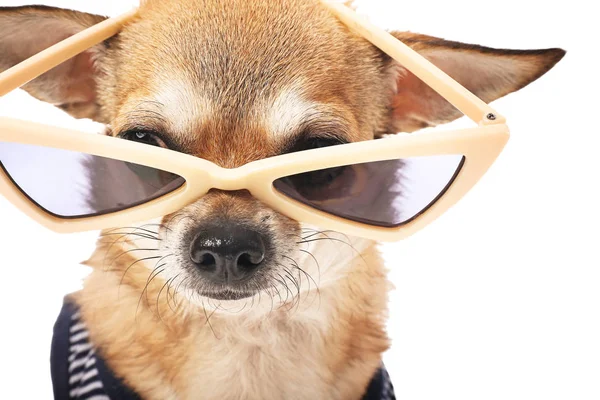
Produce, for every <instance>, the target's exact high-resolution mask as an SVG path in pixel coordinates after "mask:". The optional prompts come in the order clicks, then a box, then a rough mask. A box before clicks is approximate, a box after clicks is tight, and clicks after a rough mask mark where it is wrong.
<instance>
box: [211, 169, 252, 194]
mask: <svg viewBox="0 0 600 400" xmlns="http://www.w3.org/2000/svg"><path fill="white" fill-rule="evenodd" d="M211 178H212V179H211V181H212V185H211V187H212V189H219V190H225V191H235V190H242V189H246V179H245V176H244V174H242V173H241V172H240V169H239V168H235V169H227V168H218V169H216V170H215V171H213V173H212V174H211Z"/></svg>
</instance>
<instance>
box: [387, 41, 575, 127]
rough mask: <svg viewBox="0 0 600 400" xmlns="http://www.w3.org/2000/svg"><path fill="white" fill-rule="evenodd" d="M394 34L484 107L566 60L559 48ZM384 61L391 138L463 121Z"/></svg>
mask: <svg viewBox="0 0 600 400" xmlns="http://www.w3.org/2000/svg"><path fill="white" fill-rule="evenodd" d="M393 35H394V36H395V37H396V38H397V39H400V40H401V41H402V42H403V43H405V44H406V45H408V46H410V47H411V48H412V49H413V50H415V51H417V52H418V53H420V54H421V55H423V56H424V57H425V58H427V59H428V60H429V61H431V62H432V63H433V64H435V65H436V66H438V67H439V68H440V69H442V70H443V71H444V72H446V73H447V74H448V75H450V76H451V77H452V78H454V79H455V80H457V81H458V82H459V83H460V84H461V85H463V86H464V87H466V88H467V89H469V90H470V91H471V92H473V93H474V94H475V95H477V96H478V97H479V98H481V99H482V100H483V101H485V102H488V103H489V102H490V101H493V100H496V99H498V98H500V97H502V96H505V95H507V94H509V93H512V92H514V91H517V90H519V89H521V88H523V87H525V86H527V85H528V84H529V83H531V82H533V81H535V80H536V79H538V78H539V77H541V76H542V75H544V74H545V73H546V72H548V71H549V70H550V69H551V68H552V67H553V66H554V65H555V64H556V63H557V62H558V61H560V60H561V59H562V58H563V56H564V55H565V51H564V50H561V49H545V50H501V49H492V48H489V47H482V46H476V45H469V44H464V43H459V42H451V41H447V40H443V39H439V38H435V37H432V36H426V35H420V34H415V33H410V32H394V33H393ZM388 62H390V64H391V68H392V75H393V79H394V85H395V90H394V98H393V100H392V104H391V108H392V110H391V111H392V115H391V119H390V121H391V122H390V126H389V127H388V132H389V133H397V132H413V131H416V130H418V129H422V128H426V127H429V126H436V125H438V124H442V123H446V122H450V121H452V120H455V119H456V118H458V117H460V116H462V113H461V112H460V111H458V110H457V109H456V108H455V107H453V106H452V105H451V104H450V103H448V102H447V101H446V100H444V99H443V98H442V97H441V96H440V95H439V94H437V93H436V92H435V91H434V90H433V89H431V88H430V87H429V86H427V85H426V84H425V83H423V81H421V80H420V79H419V78H417V77H416V76H415V75H413V74H412V73H411V72H409V71H408V70H407V69H405V68H403V67H402V66H401V65H399V64H398V63H397V62H395V61H393V60H390V61H388Z"/></svg>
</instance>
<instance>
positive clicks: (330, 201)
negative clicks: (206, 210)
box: [274, 155, 464, 227]
mask: <svg viewBox="0 0 600 400" xmlns="http://www.w3.org/2000/svg"><path fill="white" fill-rule="evenodd" d="M463 162H464V156H462V155H438V156H424V157H412V158H405V159H401V160H390V161H377V162H370V163H364V164H353V165H347V166H342V167H336V168H328V169H323V170H318V171H312V172H306V173H303V174H299V175H292V176H288V177H285V178H281V179H278V180H277V181H275V182H274V186H275V189H277V190H278V191H279V192H281V193H283V194H285V195H286V196H289V197H291V198H292V199H294V200H297V201H300V202H302V203H304V204H307V205H310V206H312V207H314V208H316V209H318V210H321V211H325V212H328V213H330V214H333V215H336V216H338V217H342V218H347V219H351V220H353V221H357V222H362V223H365V224H369V225H376V226H383V227H396V226H400V225H402V224H405V223H407V222H409V221H410V220H412V219H414V218H415V217H416V216H418V215H419V214H421V213H423V212H424V211H425V210H427V209H428V208H429V207H430V206H431V205H432V204H433V203H434V202H435V201H436V200H437V199H438V198H439V197H440V196H441V195H442V194H444V192H445V191H446V189H447V188H448V187H449V186H450V184H451V183H452V181H453V180H454V178H455V177H456V175H457V174H458V172H459V171H460V168H461V167H462V165H463Z"/></svg>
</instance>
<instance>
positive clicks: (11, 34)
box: [0, 0, 565, 400]
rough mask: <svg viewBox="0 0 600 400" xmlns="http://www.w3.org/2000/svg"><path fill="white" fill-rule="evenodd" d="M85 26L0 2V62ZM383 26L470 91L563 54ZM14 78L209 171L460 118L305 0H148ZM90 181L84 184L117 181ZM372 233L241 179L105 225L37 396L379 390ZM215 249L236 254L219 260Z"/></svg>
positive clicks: (503, 82) (485, 91)
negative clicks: (297, 212)
mask: <svg viewBox="0 0 600 400" xmlns="http://www.w3.org/2000/svg"><path fill="white" fill-rule="evenodd" d="M103 19H104V17H100V16H96V15H90V14H86V13H82V12H75V11H69V10H62V9H56V8H50V7H42V6H27V7H16V8H7V7H4V8H0V70H6V69H7V68H10V67H11V66H13V65H15V64H17V63H18V62H21V61H23V60H24V59H26V58H28V57H30V56H32V55H33V54H35V53H37V52H39V51H40V50H42V49H44V48H47V47H48V46H50V45H52V44H54V43H57V42H59V41H61V40H63V39H65V38H67V37H69V36H71V35H73V34H75V33H77V32H80V31H82V30H84V29H86V28H88V27H90V26H93V25H94V24H96V23H99V22H101V21H102V20H103ZM393 35H394V36H395V37H396V38H398V39H400V40H401V41H403V42H404V43H405V44H407V45H409V46H410V47H412V48H413V49H414V50H416V51H417V52H419V53H420V54H422V55H423V56H425V57H426V58H428V59H429V60H430V61H432V62H433V63H434V64H436V65H437V66H439V67H440V68H441V69H442V70H444V71H445V72H447V73H448V74H449V75H450V76H452V77H453V78H454V79H456V80H457V81H458V82H460V83H461V84H462V85H463V86H465V87H466V88H467V89H469V90H470V91H472V92H473V93H475V94H476V95H477V96H479V97H480V98H481V99H483V100H484V101H486V102H490V101H493V100H495V99H497V98H500V97H502V96H505V95H507V94H509V93H512V92H514V91H517V90H519V89H521V88H523V87H525V86H526V85H528V84H529V83H531V82H533V81H534V80H536V79H538V78H539V77H541V76H542V75H543V74H545V73H546V72H547V71H548V70H550V69H551V68H552V67H553V66H554V65H555V64H556V63H557V62H558V61H559V60H560V59H561V58H562V57H563V56H564V54H565V52H564V51H563V50H561V49H545V50H504V49H492V48H488V47H482V46H478V45H469V44H464V43H458V42H452V41H448V40H444V39H440V38H436V37H431V36H426V35H421V34H416V33H411V32H394V33H393ZM23 89H25V90H26V91H27V92H29V93H30V94H31V95H32V96H33V97H35V98H37V99H39V100H42V101H46V102H49V103H51V104H54V105H55V106H57V107H59V108H60V109H62V110H64V111H65V112H67V113H69V114H71V115H72V116H74V117H76V118H89V119H92V120H95V121H98V122H100V123H103V124H105V125H106V132H105V134H106V135H112V136H115V137H119V138H122V139H124V140H134V141H138V142H142V143H146V144H148V145H153V146H161V147H166V148H170V149H172V150H176V151H180V152H184V153H188V154H191V155H194V156H197V157H201V158H203V159H206V160H209V161H212V162H214V163H216V164H218V165H219V166H221V167H224V168H236V167H239V166H242V165H244V164H247V163H249V162H252V161H255V160H259V159H263V158H266V157H271V156H275V155H278V154H282V153H289V152H293V151H301V150H307V149H312V148H317V147H326V146H333V145H337V144H341V143H348V142H357V141H364V140H373V139H379V140H385V139H384V138H383V139H380V138H382V137H384V136H386V135H390V134H396V133H398V132H407V133H409V132H414V131H417V130H419V129H422V128H426V127H432V126H436V125H439V124H443V123H446V122H449V121H452V120H454V119H456V118H458V117H460V116H461V114H460V113H459V112H458V111H457V110H456V109H455V108H454V107H453V106H451V105H450V104H449V103H447V102H446V101H445V100H444V99H443V98H442V97H441V96H439V95H438V94H437V93H435V92H434V91H433V90H431V89H430V88H429V87H427V86H426V85H425V84H424V83H423V82H422V81H420V80H419V79H418V78H416V77H415V76H414V75H413V74H412V73H411V72H409V71H407V70H406V69H404V68H403V67H402V66H401V65H399V64H398V63H397V62H395V61H394V60H392V59H391V58H390V57H389V56H387V55H386V54H384V53H383V52H382V51H380V50H379V49H377V48H375V47H374V46H373V45H371V44H370V43H368V42H367V41H366V40H364V39H363V38H361V37H358V36H356V35H355V34H353V33H351V32H350V31H349V30H348V28H347V27H345V26H344V25H343V24H341V23H340V22H339V21H338V20H337V19H336V18H335V17H334V16H333V15H332V14H331V13H330V12H329V11H328V10H327V9H326V8H325V7H324V6H323V5H322V4H321V3H320V1H318V0H255V1H246V0H149V1H147V2H145V4H144V5H143V6H142V7H141V8H140V11H139V15H138V16H137V17H136V18H135V19H134V20H133V21H132V22H130V23H128V24H127V25H126V26H125V27H124V28H123V30H122V31H121V32H120V33H119V34H118V35H116V36H114V37H113V38H111V39H108V40H106V41H104V42H102V43H100V44H98V45H96V46H94V47H93V48H91V49H89V50H87V51H85V52H84V53H82V54H80V55H78V56H76V57H74V58H73V59H71V60H69V61H67V62H65V63H63V64H61V65H59V66H58V67H56V68H54V69H52V70H51V71H49V72H47V73H45V74H43V75H42V76H40V77H38V78H36V79H35V80H33V81H31V82H30V83H28V84H26V85H25V86H24V87H23ZM109 184H110V182H97V187H96V188H95V190H96V191H97V192H98V196H100V197H101V196H110V192H111V191H115V190H124V189H125V188H115V187H112V186H109ZM105 185H106V186H105ZM109 188H110V189H109ZM376 245H377V244H376V243H375V242H373V241H370V240H367V239H361V238H356V237H347V236H345V235H343V234H342V233H337V232H324V231H321V230H319V228H318V227H314V226H308V225H306V224H301V223H298V222H296V221H293V220H291V219H289V218H287V217H285V216H283V215H281V214H279V213H277V212H275V211H274V210H272V209H270V208H269V207H267V206H265V205H263V204H261V203H260V202H259V201H257V200H256V199H254V198H253V197H252V196H251V195H250V194H249V193H248V192H246V191H235V192H225V191H216V190H213V191H211V192H209V193H208V194H207V195H206V196H204V197H203V198H201V199H198V200H197V201H196V202H194V203H192V204H190V205H188V206H186V207H184V208H183V209H181V210H179V211H177V212H175V213H173V214H171V215H167V216H164V217H163V218H160V219H158V220H156V221H145V222H142V223H139V224H136V225H133V226H128V227H120V228H118V229H114V230H106V231H104V232H102V233H101V235H100V238H99V240H98V244H97V248H96V251H95V252H94V254H93V255H92V256H91V257H90V259H89V260H88V261H86V264H87V265H89V266H91V267H92V268H93V271H92V272H91V274H90V275H89V276H88V277H87V279H86V280H85V282H84V286H83V289H82V290H81V291H79V292H77V293H73V294H71V295H69V296H67V297H66V299H65V306H64V307H63V310H62V312H61V316H60V317H59V319H58V320H57V323H56V326H55V336H54V339H53V349H52V375H53V383H54V386H55V397H56V398H92V397H93V396H97V397H95V398H99V399H100V398H102V399H106V398H113V399H118V398H123V399H125V398H143V399H159V400H165V399H197V398H201V399H207V400H210V399H263V400H264V399H342V400H352V399H363V398H393V390H392V386H391V384H390V383H389V382H388V377H387V375H386V373H385V369H384V368H383V367H382V353H383V352H385V351H386V349H388V347H389V345H390V342H389V339H388V337H387V335H386V332H385V322H386V310H387V293H388V292H389V290H390V289H391V284H390V282H389V281H388V280H387V278H386V269H385V266H384V264H383V262H382V258H381V256H380V254H379V252H378V250H377V246H376ZM206 249H209V250H211V251H212V252H211V251H208V250H206ZM215 249H217V250H218V251H216V252H215V251H213V250H215ZM232 252H237V253H240V252H241V253H240V254H242V256H240V257H239V258H238V259H237V260H234V261H223V260H221V258H223V259H225V258H227V257H228V256H229V255H231V254H230V253H232ZM237 253H236V254H237ZM221 261H223V262H221ZM240 282H243V283H240Z"/></svg>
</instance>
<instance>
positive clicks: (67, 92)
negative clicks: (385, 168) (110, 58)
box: [61, 51, 96, 103]
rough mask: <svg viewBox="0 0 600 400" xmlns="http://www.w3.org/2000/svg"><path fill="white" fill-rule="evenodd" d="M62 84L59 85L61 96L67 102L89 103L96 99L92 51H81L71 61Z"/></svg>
mask: <svg viewBox="0 0 600 400" xmlns="http://www.w3.org/2000/svg"><path fill="white" fill-rule="evenodd" d="M69 63H70V64H71V65H70V66H69V71H68V73H67V76H66V77H65V78H64V79H65V81H64V85H62V87H61V98H63V99H68V102H69V103H91V102H93V101H94V100H95V99H96V82H95V81H94V78H93V77H94V70H95V67H94V61H93V57H92V53H91V52H89V51H87V52H85V53H81V54H79V55H78V56H76V57H75V58H73V59H72V60H71V61H69Z"/></svg>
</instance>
